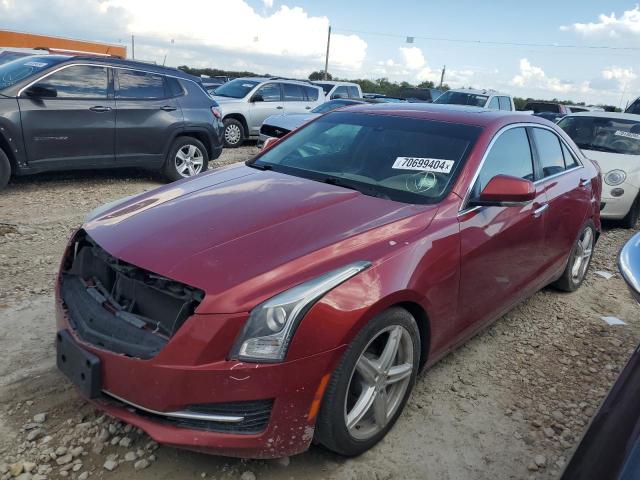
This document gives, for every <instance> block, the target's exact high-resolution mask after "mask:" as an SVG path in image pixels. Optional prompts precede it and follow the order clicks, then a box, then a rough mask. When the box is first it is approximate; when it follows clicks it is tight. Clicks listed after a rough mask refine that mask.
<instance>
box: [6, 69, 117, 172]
mask: <svg viewBox="0 0 640 480" xmlns="http://www.w3.org/2000/svg"><path fill="white" fill-rule="evenodd" d="M109 75H110V72H109V68H107V67H104V66H93V65H70V66H68V67H65V68H63V69H62V70H58V71H57V72H54V73H52V74H50V75H48V76H46V77H44V78H42V79H41V80H39V81H38V82H37V83H36V84H34V85H33V86H32V87H30V88H28V89H27V90H26V91H25V92H23V93H22V95H21V96H20V98H19V99H18V103H19V105H20V112H21V118H22V129H23V134H24V143H25V148H26V151H27V157H28V159H29V163H30V164H31V165H32V166H34V167H44V168H49V167H51V168H61V167H63V168H90V167H95V166H101V165H104V164H112V163H113V162H114V134H115V104H114V101H113V96H112V95H111V92H110V88H109V83H110V79H109Z"/></svg>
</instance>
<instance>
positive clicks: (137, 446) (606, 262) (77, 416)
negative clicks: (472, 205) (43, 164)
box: [0, 147, 640, 480]
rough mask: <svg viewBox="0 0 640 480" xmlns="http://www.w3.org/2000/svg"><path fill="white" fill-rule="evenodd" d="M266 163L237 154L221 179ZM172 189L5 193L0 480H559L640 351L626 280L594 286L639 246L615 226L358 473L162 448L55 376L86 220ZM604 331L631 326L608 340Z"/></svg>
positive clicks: (489, 335)
mask: <svg viewBox="0 0 640 480" xmlns="http://www.w3.org/2000/svg"><path fill="white" fill-rule="evenodd" d="M254 152H256V149H255V147H244V148H241V149H238V150H227V151H225V153H224V154H223V157H222V158H221V159H220V160H219V161H218V162H216V163H217V164H223V163H231V162H234V161H239V160H244V159H246V158H247V157H248V156H250V155H251V154H253V153H254ZM159 183H160V181H159V179H157V178H155V177H154V176H152V175H150V174H148V173H145V172H93V173H86V172H85V173H65V174H55V175H54V174H51V175H40V176H37V177H31V178H21V179H18V180H14V181H13V182H12V183H11V184H10V185H9V188H8V189H7V190H6V191H4V192H2V193H0V327H1V328H0V351H2V352H3V361H2V363H0V479H5V478H11V475H12V473H11V471H10V469H12V470H13V474H15V476H18V475H21V474H22V475H23V476H22V477H20V478H21V479H28V478H31V479H37V478H63V477H66V478H72V479H80V480H82V479H86V478H97V477H98V478H105V479H129V478H131V479H141V480H144V479H152V478H153V479H176V478H194V479H195V478H201V477H202V478H216V479H240V478H241V479H242V480H251V479H253V478H257V479H259V480H261V479H275V478H287V479H291V478H295V479H303V478H304V479H306V478H309V479H316V480H317V479H327V480H328V479H363V480H364V479H378V480H380V479H391V478H410V479H413V478H415V479H418V478H419V479H438V480H445V479H491V480H494V479H509V478H513V479H526V478H536V479H538V478H540V479H547V478H554V477H556V476H557V475H558V473H559V472H560V471H561V468H562V465H563V463H564V462H565V460H566V458H567V457H568V456H569V455H570V453H571V450H572V448H573V446H574V445H575V443H576V442H577V441H578V440H579V438H580V436H581V434H582V432H583V430H584V428H585V426H586V425H587V423H588V422H589V419H590V418H591V416H592V415H593V413H594V411H595V410H596V408H597V407H598V405H599V403H600V401H601V399H602V398H603V396H604V395H605V394H606V392H607V390H608V389H609V387H610V385H611V384H612V383H613V381H614V379H615V377H616V375H617V373H618V372H619V371H620V369H621V368H622V366H623V365H624V363H625V360H626V358H628V356H629V354H630V352H631V351H632V349H633V347H634V345H636V344H637V343H638V341H639V340H640V308H636V306H635V305H634V304H633V303H632V301H631V298H630V296H629V295H628V293H627V291H626V288H625V286H624V283H623V281H622V280H621V279H620V277H619V275H615V276H614V277H613V278H611V279H608V280H607V279H605V278H603V277H600V276H598V275H596V274H594V271H595V270H606V271H608V272H615V270H616V266H615V257H616V254H617V252H618V250H619V248H620V247H621V245H622V244H623V243H624V242H625V241H626V239H627V238H628V237H629V236H630V235H631V233H632V232H631V231H627V230H621V229H616V228H613V227H611V226H610V227H608V228H607V229H606V230H605V232H604V235H603V236H602V237H601V239H600V241H599V243H598V245H597V250H596V255H595V258H594V262H593V265H592V269H591V272H590V274H589V275H588V277H587V279H586V281H585V283H584V284H583V286H582V288H581V289H580V290H579V291H577V292H575V293H573V294H562V293H558V292H556V291H553V290H550V289H547V290H544V291H542V292H539V293H538V294H536V295H535V296H534V297H533V298H531V299H530V300H528V301H527V302H525V303H524V304H522V305H521V306H519V307H518V308H516V309H515V310H514V311H512V312H511V313H509V314H508V315H506V316H505V317H504V318H502V319H500V320H499V321H498V322H496V324H495V325H494V326H493V327H491V328H490V329H488V330H487V331H485V332H484V333H483V334H481V335H479V336H477V337H476V338H475V339H473V340H472V341H471V342H469V343H468V344H467V345H466V346H464V347H463V348H461V349H459V350H458V351H456V352H455V353H453V354H451V355H449V356H448V357H446V358H445V359H444V360H443V361H441V362H440V363H439V364H438V365H437V366H435V367H434V368H432V369H431V370H429V371H427V372H424V373H423V374H422V375H421V376H420V377H419V379H418V383H417V385H416V388H415V391H414V392H413V395H412V397H411V399H410V401H409V404H408V406H407V409H406V410H405V413H404V415H403V416H402V417H401V419H400V421H399V422H398V424H397V425H396V427H395V428H394V429H393V430H392V432H391V433H390V434H389V435H388V437H387V438H386V439H385V440H384V441H383V442H381V443H380V444H379V445H378V446H377V447H376V448H374V449H373V450H372V451H370V452H368V453H366V454H364V455H362V456H361V457H359V458H356V459H350V460H345V459H342V458H339V457H337V456H335V455H332V454H330V453H328V452H326V451H325V450H323V449H321V448H318V447H313V448H312V449H311V450H310V451H309V452H307V453H305V454H302V455H299V456H296V457H293V458H291V459H281V460H279V461H241V460H236V459H229V458H223V457H213V456H207V455H202V454H196V453H191V452H184V451H180V450H176V449H172V448H168V447H159V448H158V446H157V445H155V444H153V442H150V439H149V438H148V437H147V436H146V435H144V434H143V433H142V432H137V431H135V430H132V429H131V427H127V426H125V425H122V424H119V423H118V422H115V421H112V420H111V419H108V418H104V417H103V416H101V415H99V414H98V413H96V412H95V411H94V410H93V409H92V408H91V407H90V406H89V405H86V404H85V403H84V402H82V401H81V400H79V398H78V396H77V395H76V393H75V391H74V390H73V388H72V387H71V386H70V385H69V382H67V381H66V380H65V379H64V378H63V377H62V376H61V374H59V373H58V372H57V371H56V369H55V366H54V353H53V347H52V339H53V334H54V331H55V330H54V320H53V313H52V312H53V306H52V303H53V298H52V286H53V281H54V276H55V273H56V270H57V267H58V261H59V258H60V255H61V253H62V250H63V247H64V245H65V242H66V239H67V237H68V235H69V234H70V232H71V231H72V230H73V229H74V228H75V227H76V226H77V225H79V224H80V223H81V222H82V219H83V216H84V215H85V213H86V212H88V211H89V210H90V209H92V208H94V207H96V206H98V205H100V204H102V203H104V202H108V201H111V200H115V199H117V198H119V197H122V196H125V195H131V194H133V193H137V192H140V191H143V190H147V189H151V188H154V187H155V186H157V185H158V184H159ZM602 315H614V316H617V317H619V318H621V319H623V320H624V321H625V322H627V325H624V326H617V327H609V326H607V325H606V324H605V323H604V322H603V321H602V320H601V319H600V316H602ZM41 413H45V414H46V415H45V418H44V419H43V418H41V416H40V418H39V417H38V414H41ZM34 416H35V418H34ZM42 420H43V421H42ZM107 467H108V468H113V470H109V469H108V468H107ZM24 471H29V472H30V473H29V474H27V475H25V474H23V473H22V472H24Z"/></svg>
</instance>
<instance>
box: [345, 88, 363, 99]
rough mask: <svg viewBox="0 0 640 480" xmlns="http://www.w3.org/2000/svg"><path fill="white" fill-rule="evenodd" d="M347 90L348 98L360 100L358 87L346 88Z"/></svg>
mask: <svg viewBox="0 0 640 480" xmlns="http://www.w3.org/2000/svg"><path fill="white" fill-rule="evenodd" d="M347 90H348V91H349V98H360V91H359V90H358V87H356V86H353V87H347Z"/></svg>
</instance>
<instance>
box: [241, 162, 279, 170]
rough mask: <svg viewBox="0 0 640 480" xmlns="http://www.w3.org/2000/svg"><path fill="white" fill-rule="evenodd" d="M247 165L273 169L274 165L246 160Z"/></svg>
mask: <svg viewBox="0 0 640 480" xmlns="http://www.w3.org/2000/svg"><path fill="white" fill-rule="evenodd" d="M245 165H246V166H247V167H251V168H255V169H257V170H273V165H269V164H268V163H256V162H251V163H249V162H246V163H245Z"/></svg>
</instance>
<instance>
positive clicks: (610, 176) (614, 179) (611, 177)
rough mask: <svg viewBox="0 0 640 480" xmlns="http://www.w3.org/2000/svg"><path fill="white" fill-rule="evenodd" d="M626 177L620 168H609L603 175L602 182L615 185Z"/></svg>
mask: <svg viewBox="0 0 640 480" xmlns="http://www.w3.org/2000/svg"><path fill="white" fill-rule="evenodd" d="M626 179H627V174H626V173H624V171H622V170H611V171H609V172H607V174H606V175H605V176H604V183H606V184H607V185H611V186H615V185H620V184H621V183H622V182H624V181H625V180H626Z"/></svg>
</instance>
